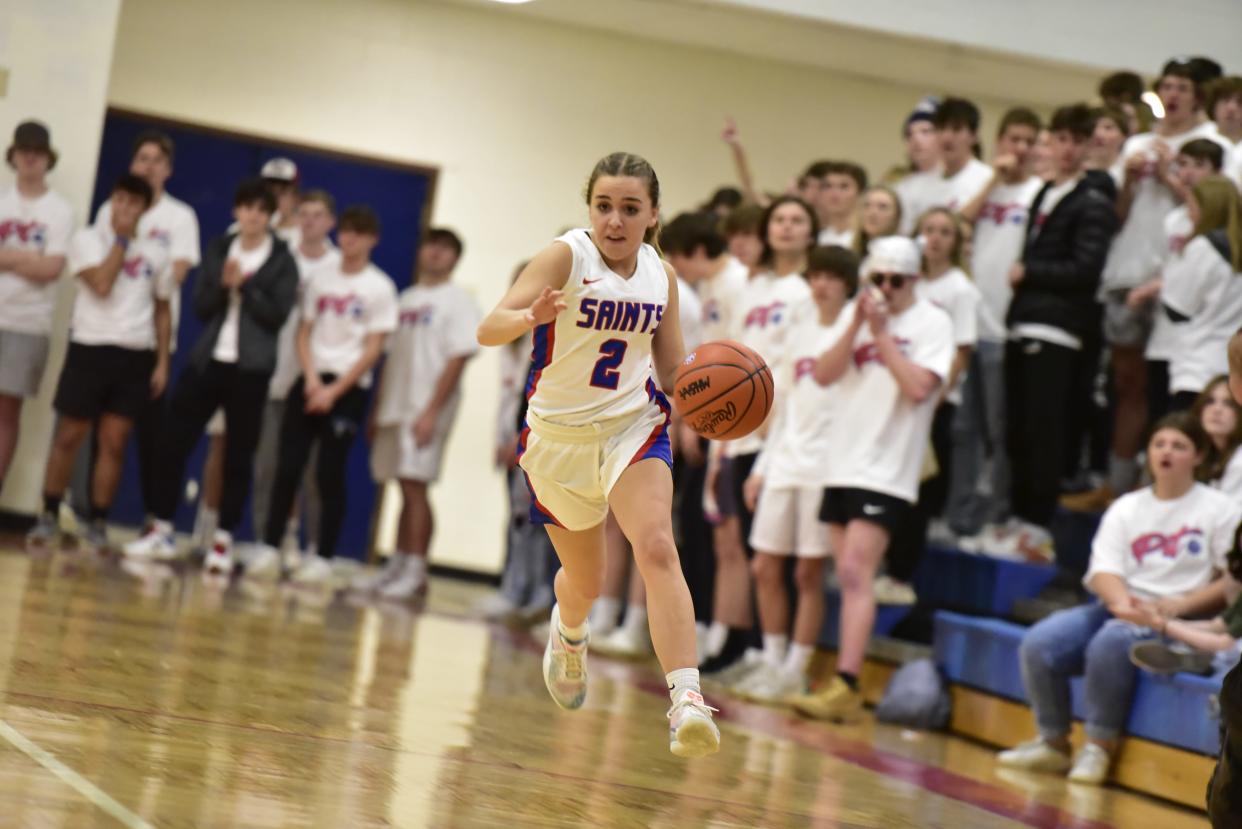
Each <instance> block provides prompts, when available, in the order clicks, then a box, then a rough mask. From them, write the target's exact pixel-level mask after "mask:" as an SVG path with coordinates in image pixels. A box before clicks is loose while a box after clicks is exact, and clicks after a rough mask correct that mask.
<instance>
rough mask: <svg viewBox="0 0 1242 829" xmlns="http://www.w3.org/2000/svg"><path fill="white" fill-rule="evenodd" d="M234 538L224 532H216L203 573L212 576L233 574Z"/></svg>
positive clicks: (204, 563)
mask: <svg viewBox="0 0 1242 829" xmlns="http://www.w3.org/2000/svg"><path fill="white" fill-rule="evenodd" d="M233 564H234V560H233V536H232V534H231V533H227V532H225V531H224V530H216V533H215V536H214V537H213V538H212V542H211V549H210V550H208V551H207V558H206V560H205V561H204V562H203V572H204V573H207V574H208V575H212V576H229V575H231V574H232V572H233Z"/></svg>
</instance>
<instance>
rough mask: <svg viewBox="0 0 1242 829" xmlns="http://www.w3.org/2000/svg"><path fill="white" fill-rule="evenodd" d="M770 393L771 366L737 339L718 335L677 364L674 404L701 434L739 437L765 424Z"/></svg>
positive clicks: (724, 437) (718, 436) (712, 438)
mask: <svg viewBox="0 0 1242 829" xmlns="http://www.w3.org/2000/svg"><path fill="white" fill-rule="evenodd" d="M772 394H773V386H772V370H771V369H770V368H768V364H767V363H765V362H764V361H763V358H762V357H760V356H759V355H758V354H757V353H756V352H755V351H754V350H753V349H751V348H748V347H747V346H744V345H742V344H741V343H739V342H734V341H733V340H716V341H714V342H710V343H703V344H702V345H701V346H699V347H698V348H696V349H695V350H694V351H693V352H692V353H691V354H690V355H689V356H688V357H686V359H685V362H683V363H682V364H681V368H680V369H679V370H678V371H677V380H676V382H675V383H674V384H673V408H675V409H676V410H677V414H679V415H681V416H682V418H684V419H685V421H686V423H688V424H690V428H691V429H694V431H696V432H698V433H699V434H700V435H702V436H703V437H705V438H710V439H711V440H737V439H738V438H743V437H746V436H747V435H749V434H750V433H751V432H753V431H755V430H756V429H758V428H759V427H760V426H762V425H763V421H764V420H766V419H767V417H768V412H770V411H771V410H772Z"/></svg>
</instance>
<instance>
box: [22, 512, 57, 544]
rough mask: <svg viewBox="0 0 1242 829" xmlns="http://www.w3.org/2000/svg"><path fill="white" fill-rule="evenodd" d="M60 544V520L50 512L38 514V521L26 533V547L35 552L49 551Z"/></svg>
mask: <svg viewBox="0 0 1242 829" xmlns="http://www.w3.org/2000/svg"><path fill="white" fill-rule="evenodd" d="M60 542H61V532H60V520H59V519H58V518H57V517H56V516H55V515H53V514H52V513H50V512H41V513H39V520H38V522H36V523H35V525H34V526H33V527H31V528H30V532H28V533H26V545H27V546H28V547H31V548H33V549H35V550H50V549H52V548H55V547H59V546H60Z"/></svg>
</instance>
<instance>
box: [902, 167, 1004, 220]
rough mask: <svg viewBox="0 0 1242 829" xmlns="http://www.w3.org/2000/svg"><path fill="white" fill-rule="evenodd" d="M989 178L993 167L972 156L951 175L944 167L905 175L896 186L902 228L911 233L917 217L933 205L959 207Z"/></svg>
mask: <svg viewBox="0 0 1242 829" xmlns="http://www.w3.org/2000/svg"><path fill="white" fill-rule="evenodd" d="M991 180H992V168H991V167H990V166H989V165H987V164H984V163H983V162H982V161H980V160H979V159H977V158H972V159H970V160H969V161H967V162H966V164H965V165H963V166H962V169H960V170H958V171H957V172H956V173H954V174H953V175H951V176H946V175H945V174H944V172H943V171H932V172H928V173H914V174H913V175H909V176H906V177H905V178H904V179H902V180H901V181H900V182H898V184H897V187H896V188H895V189H896V190H897V197H898V198H899V199H901V232H902V234H903V235H907V236H908V235H910V234H911V233H913V232H914V227H915V225H916V224H917V223H918V220H919V217H920V216H922V215H923V214H924V213H926V212H927V211H928V210H931V209H932V208H933V207H947V208H948V209H949V210H952V211H953V212H955V213H956V212H958V211H960V210H961V209H962V208H963V207H965V206H966V205H967V204H969V203H970V202H971V200H973V199H974V197H975V196H977V195H979V192H980V191H981V190H982V189H983V188H984V187H987V185H988V182H989V181H991Z"/></svg>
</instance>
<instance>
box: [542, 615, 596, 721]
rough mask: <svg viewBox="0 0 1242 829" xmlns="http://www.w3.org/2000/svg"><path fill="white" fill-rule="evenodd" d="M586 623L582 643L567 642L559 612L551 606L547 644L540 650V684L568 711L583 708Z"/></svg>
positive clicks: (586, 623)
mask: <svg viewBox="0 0 1242 829" xmlns="http://www.w3.org/2000/svg"><path fill="white" fill-rule="evenodd" d="M589 624H590V623H589V622H584V623H583V626H584V627H588V632H587V634H586V635H585V636H583V637H582V641H581V642H570V641H569V640H568V639H566V638H565V637H564V636H563V635H562V634H561V614H560V609H559V608H558V607H556V606H555V605H553V607H552V621H551V623H550V624H549V627H548V644H547V647H545V648H544V650H543V684H544V685H546V686H547V688H548V693H549V694H551V695H552V700H553V701H554V702H555V703H556V704H557V705H559V706H560V707H561V708H564V709H566V710H568V711H573V710H575V709H577V708H581V707H582V703H584V702H586V692H587V667H586V661H587V645H588V644H590V641H591V634H590V632H589Z"/></svg>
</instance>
